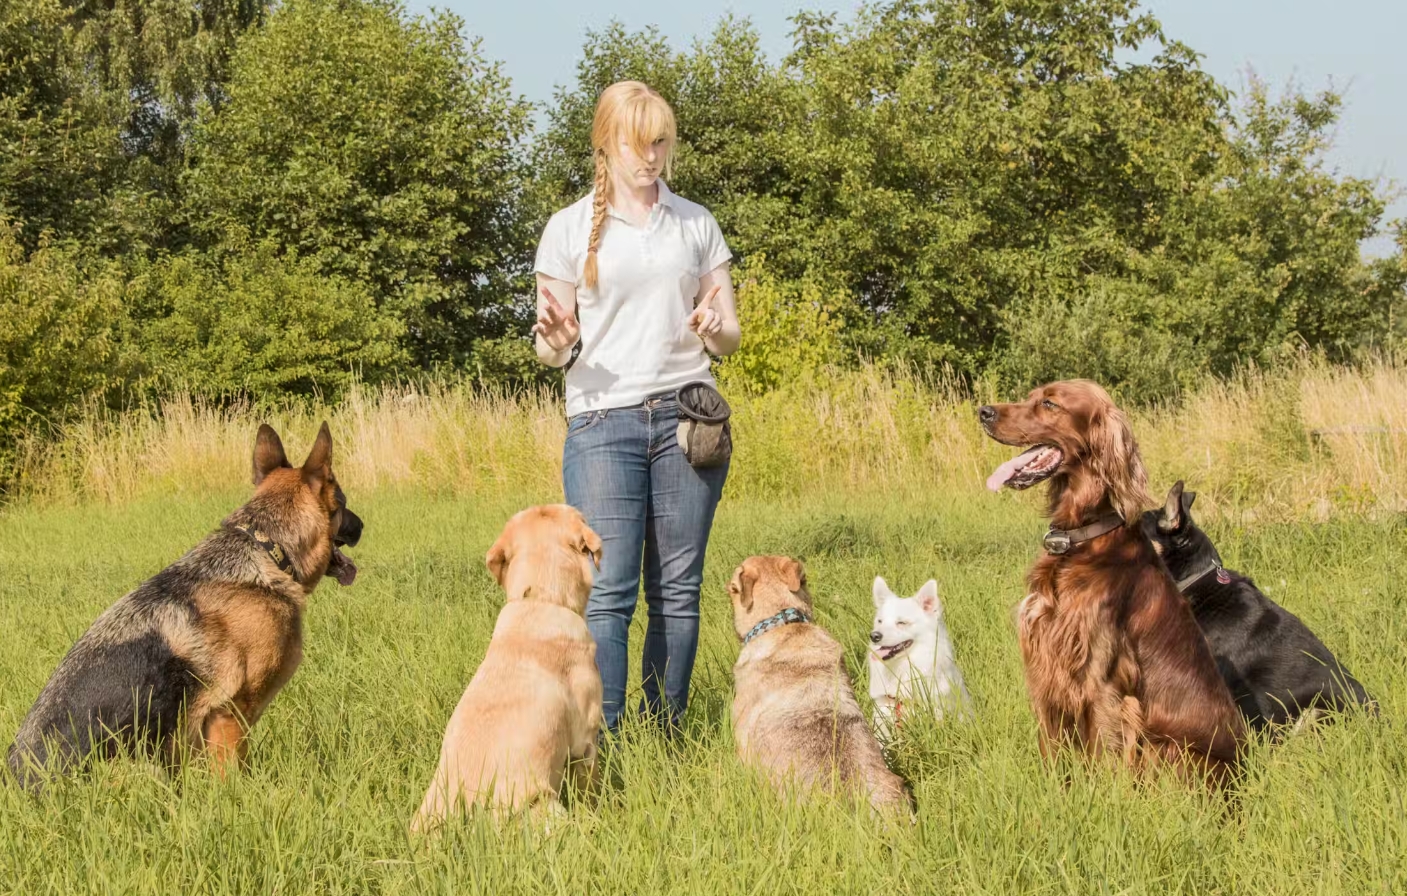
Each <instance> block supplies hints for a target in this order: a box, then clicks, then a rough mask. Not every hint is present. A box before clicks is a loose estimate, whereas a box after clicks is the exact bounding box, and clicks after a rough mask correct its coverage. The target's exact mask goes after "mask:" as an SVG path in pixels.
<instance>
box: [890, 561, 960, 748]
mask: <svg viewBox="0 0 1407 896" xmlns="http://www.w3.org/2000/svg"><path fill="white" fill-rule="evenodd" d="M874 606H875V617H874V630H873V631H871V632H870V697H871V698H872V699H873V700H874V702H875V708H876V710H877V712H876V714H875V727H876V729H877V730H878V731H879V734H880V736H881V737H886V738H887V737H889V736H891V735H892V734H893V732H894V730H895V729H896V728H897V727H898V726H899V725H902V724H903V720H904V719H905V718H906V717H909V716H911V715H912V713H914V712H915V711H919V712H922V711H924V710H925V709H926V710H927V711H928V712H931V713H933V715H934V716H935V717H936V718H939V719H941V718H943V715H944V714H945V713H951V714H953V715H957V716H960V717H962V716H966V715H968V714H969V712H970V711H971V707H972V698H971V696H969V695H968V693H967V686H966V685H964V684H963V681H962V672H960V671H958V665H957V662H956V660H954V658H953V644H952V641H950V640H948V627H947V626H946V625H944V624H943V605H942V604H941V603H939V602H938V583H937V582H936V581H934V580H933V579H929V580H928V581H927V582H925V583H924V585H923V587H922V588H920V589H919V591H918V594H915V595H914V596H913V597H899V596H897V595H895V594H894V592H892V591H890V590H889V586H888V585H887V584H885V581H884V579H883V578H881V577H879V576H875V580H874Z"/></svg>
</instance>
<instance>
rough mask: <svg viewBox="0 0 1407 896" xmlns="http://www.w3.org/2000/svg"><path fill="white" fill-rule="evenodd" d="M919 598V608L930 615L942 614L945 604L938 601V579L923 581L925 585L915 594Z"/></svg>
mask: <svg viewBox="0 0 1407 896" xmlns="http://www.w3.org/2000/svg"><path fill="white" fill-rule="evenodd" d="M914 596H915V597H916V598H918V605H919V609H921V610H923V612H925V613H927V614H928V615H929V616H942V615H943V605H942V604H941V603H939V602H938V581H937V580H936V579H929V580H928V581H927V582H924V583H923V587H922V588H920V589H919V590H918V594H916V595H914Z"/></svg>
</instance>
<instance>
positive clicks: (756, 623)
mask: <svg viewBox="0 0 1407 896" xmlns="http://www.w3.org/2000/svg"><path fill="white" fill-rule="evenodd" d="M728 594H729V595H730V596H731V597H732V599H733V625H734V628H735V629H736V630H737V633H738V638H739V639H741V640H742V642H743V647H742V651H741V652H740V653H739V654H738V662H737V664H736V665H734V666H733V677H734V688H735V690H734V696H733V736H734V738H735V739H736V740H737V745H738V758H739V759H740V760H741V761H742V762H743V763H744V764H745V765H751V766H753V767H755V768H758V769H761V770H762V771H763V772H765V773H766V774H767V776H768V778H770V779H771V781H772V783H773V784H774V785H776V786H777V787H778V788H784V787H785V786H786V785H787V784H792V785H795V786H799V787H801V788H802V789H812V788H819V789H822V790H839V791H842V792H848V793H850V794H852V795H855V796H858V797H861V798H863V799H865V800H867V801H868V802H869V803H870V805H871V806H873V807H874V808H876V809H879V810H886V811H900V810H909V809H911V808H912V804H911V803H910V800H909V794H908V790H907V788H906V787H905V786H904V782H903V779H901V778H900V777H899V776H898V775H896V774H894V773H893V772H891V771H890V770H889V768H888V766H886V765H885V764H884V754H883V753H882V752H881V750H880V746H879V741H877V740H875V737H874V735H873V734H872V733H871V732H870V726H869V725H868V724H867V723H866V722H865V716H864V714H863V713H861V712H860V704H859V703H858V702H857V701H856V700H855V690H854V688H853V687H852V686H851V682H850V678H849V676H848V675H847V674H846V671H845V666H844V664H843V663H842V662H841V654H842V651H841V647H840V644H839V643H837V642H836V640H835V639H834V638H832V637H831V636H830V635H829V634H827V633H826V631H825V630H824V629H822V628H821V627H820V626H819V625H816V624H815V623H813V622H811V621H810V620H811V618H812V609H811V595H810V594H809V593H808V592H807V590H806V571H805V569H804V568H802V565H801V564H800V563H799V562H797V561H796V560H793V559H791V558H790V557H749V558H748V559H747V560H745V561H743V565H742V566H739V567H738V568H737V570H736V571H735V572H734V573H733V580H732V581H731V582H729V583H728Z"/></svg>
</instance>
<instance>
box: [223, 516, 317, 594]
mask: <svg viewBox="0 0 1407 896" xmlns="http://www.w3.org/2000/svg"><path fill="white" fill-rule="evenodd" d="M230 528H231V529H233V530H235V531H236V532H240V533H242V534H244V535H246V536H248V537H249V538H250V539H251V540H252V541H253V542H254V543H255V544H257V545H258V546H259V547H261V548H263V549H264V553H266V554H268V555H269V559H270V560H272V561H274V565H275V566H277V567H278V568H279V569H281V570H283V571H284V572H285V573H287V574H288V576H289V577H290V578H291V579H293V581H295V582H298V573H297V571H296V570H294V568H293V561H292V560H290V559H289V558H288V552H287V551H285V550H284V549H283V545H281V544H279V543H278V542H276V541H274V540H273V539H272V538H270V537H269V536H267V535H265V534H264V530H263V529H259V528H256V527H255V526H252V525H250V524H249V523H236V524H235V525H233V526H231V527H230ZM299 584H300V585H301V584H302V583H301V582H299Z"/></svg>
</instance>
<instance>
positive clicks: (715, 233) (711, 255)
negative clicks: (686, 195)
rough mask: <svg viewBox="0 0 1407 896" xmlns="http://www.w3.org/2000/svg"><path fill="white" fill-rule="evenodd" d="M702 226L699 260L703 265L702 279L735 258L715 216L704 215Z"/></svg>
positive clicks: (700, 274) (700, 271) (700, 272)
mask: <svg viewBox="0 0 1407 896" xmlns="http://www.w3.org/2000/svg"><path fill="white" fill-rule="evenodd" d="M702 224H703V228H702V230H703V234H702V237H703V238H702V242H703V245H702V246H701V247H700V251H699V258H700V259H701V260H702V261H703V265H702V267H701V268H700V270H699V276H700V277H702V276H703V275H704V274H707V273H708V272H709V271H711V270H713V269H714V268H716V267H718V266H719V265H720V264H722V263H723V262H725V261H729V260H731V259H732V257H733V252H732V250H730V249H729V248H728V242H727V241H726V240H725V239H723V228H721V227H719V226H718V220H717V219H716V218H714V217H713V215H704V216H703V222H702Z"/></svg>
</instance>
